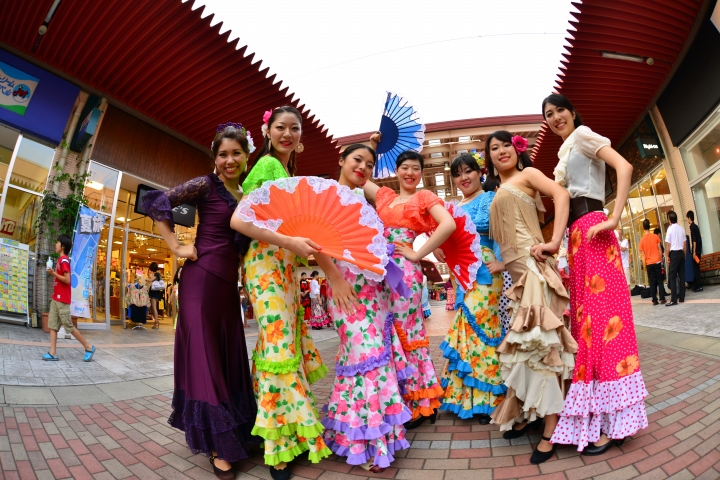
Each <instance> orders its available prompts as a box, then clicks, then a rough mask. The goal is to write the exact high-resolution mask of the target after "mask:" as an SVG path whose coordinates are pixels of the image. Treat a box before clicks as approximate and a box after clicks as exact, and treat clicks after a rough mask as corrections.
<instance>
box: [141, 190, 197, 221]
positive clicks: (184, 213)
mask: <svg viewBox="0 0 720 480" xmlns="http://www.w3.org/2000/svg"><path fill="white" fill-rule="evenodd" d="M152 190H157V188H153V187H149V186H147V185H143V184H140V185H138V188H137V192H136V195H135V198H136V200H135V213H139V214H140V215H147V212H145V209H144V208H143V205H142V199H143V197H145V195H146V194H147V193H148V192H150V191H152ZM172 212H173V222H175V224H177V225H182V226H183V227H194V226H195V207H193V206H192V205H187V204H182V205H178V206H177V207H175V208H173V209H172Z"/></svg>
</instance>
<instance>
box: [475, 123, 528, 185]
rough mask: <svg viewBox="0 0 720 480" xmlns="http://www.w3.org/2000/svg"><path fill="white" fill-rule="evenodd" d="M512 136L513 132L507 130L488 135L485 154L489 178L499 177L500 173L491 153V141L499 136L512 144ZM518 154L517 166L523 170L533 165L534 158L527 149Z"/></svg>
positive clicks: (503, 140)
mask: <svg viewBox="0 0 720 480" xmlns="http://www.w3.org/2000/svg"><path fill="white" fill-rule="evenodd" d="M512 137H513V134H512V133H510V132H508V131H507V130H498V131H496V132H493V133H491V134H490V135H488V137H487V139H486V140H485V156H486V157H487V160H486V161H485V163H486V165H487V169H488V178H498V174H497V172H496V171H495V165H493V162H492V156H491V155H490V142H491V141H492V139H494V138H497V139H498V140H500V141H501V142H503V143H510V144H512ZM513 148H515V147H513ZM516 152H517V150H516ZM517 156H518V162H517V164H516V165H515V168H517V169H518V170H520V171H522V170H523V169H525V168H527V167H532V160H530V155H528V152H527V150H525V151H524V152H517Z"/></svg>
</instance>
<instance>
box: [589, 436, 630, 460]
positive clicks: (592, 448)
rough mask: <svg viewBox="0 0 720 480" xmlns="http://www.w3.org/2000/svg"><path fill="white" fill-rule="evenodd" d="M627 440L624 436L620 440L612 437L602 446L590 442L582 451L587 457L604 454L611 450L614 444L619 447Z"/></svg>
mask: <svg viewBox="0 0 720 480" xmlns="http://www.w3.org/2000/svg"><path fill="white" fill-rule="evenodd" d="M624 442H625V439H624V438H621V439H620V440H615V439H613V438H611V439H610V440H609V441H608V442H607V443H606V444H605V445H602V446H600V447H598V446H596V445H595V444H594V443H591V444H589V445H588V446H587V447H585V449H584V450H583V451H582V454H583V455H585V456H587V457H594V456H595V455H602V454H603V453H605V452H607V451H608V450H610V447H612V446H613V445H617V446H618V447H619V446H620V445H622V444H623V443H624Z"/></svg>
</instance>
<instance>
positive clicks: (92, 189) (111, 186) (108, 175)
mask: <svg viewBox="0 0 720 480" xmlns="http://www.w3.org/2000/svg"><path fill="white" fill-rule="evenodd" d="M88 173H89V174H90V176H89V177H88V179H87V182H86V183H85V196H86V197H87V199H88V206H89V207H90V208H92V209H93V210H97V211H99V212H104V213H108V214H109V213H110V211H111V210H112V205H113V200H114V198H115V189H116V188H117V180H118V175H119V172H118V171H117V170H115V169H112V168H108V167H105V166H103V165H99V164H97V163H91V164H90V168H89V169H88Z"/></svg>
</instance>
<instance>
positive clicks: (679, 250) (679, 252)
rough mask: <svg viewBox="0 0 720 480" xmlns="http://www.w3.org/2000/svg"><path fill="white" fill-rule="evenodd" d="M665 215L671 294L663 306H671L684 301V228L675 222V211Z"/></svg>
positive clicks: (666, 249) (666, 255)
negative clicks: (666, 219) (666, 218)
mask: <svg viewBox="0 0 720 480" xmlns="http://www.w3.org/2000/svg"><path fill="white" fill-rule="evenodd" d="M667 217H668V220H669V221H670V226H669V227H668V229H667V232H665V258H666V260H667V263H668V265H669V267H668V268H669V269H670V276H669V278H668V283H669V284H670V293H671V296H670V302H669V303H666V304H665V306H666V307H672V306H673V305H677V304H678V301H679V302H680V303H683V302H684V301H685V230H683V228H682V227H681V226H680V225H678V224H677V213H675V212H673V211H670V212H668V214H667ZM678 284H679V285H678ZM678 289H679V290H680V291H679V293H678Z"/></svg>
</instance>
